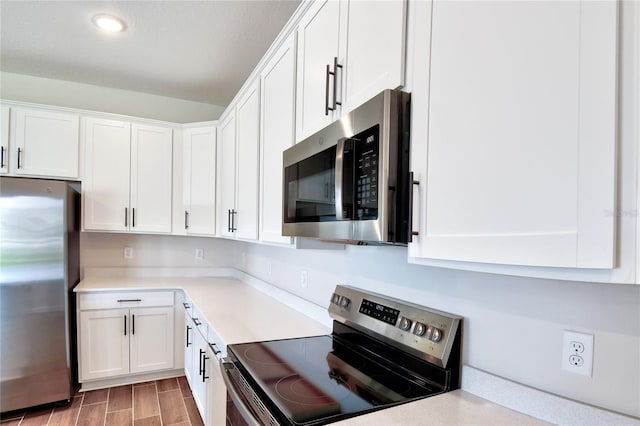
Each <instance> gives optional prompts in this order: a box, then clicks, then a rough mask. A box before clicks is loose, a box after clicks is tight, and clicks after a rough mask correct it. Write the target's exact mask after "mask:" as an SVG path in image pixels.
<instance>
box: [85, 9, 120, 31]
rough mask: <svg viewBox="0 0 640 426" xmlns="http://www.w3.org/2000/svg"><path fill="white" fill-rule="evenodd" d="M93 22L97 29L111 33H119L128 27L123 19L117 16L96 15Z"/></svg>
mask: <svg viewBox="0 0 640 426" xmlns="http://www.w3.org/2000/svg"><path fill="white" fill-rule="evenodd" d="M92 21H93V23H94V24H95V26H96V27H98V28H100V29H102V30H105V31H109V32H111V33H118V32H121V31H124V30H125V28H126V25H125V23H124V21H123V20H122V19H120V18H118V17H116V16H112V15H106V14H104V13H101V14H99V15H95V16H94V17H93V18H92Z"/></svg>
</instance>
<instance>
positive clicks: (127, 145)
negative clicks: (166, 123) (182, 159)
mask: <svg viewBox="0 0 640 426" xmlns="http://www.w3.org/2000/svg"><path fill="white" fill-rule="evenodd" d="M83 138H84V143H85V166H84V170H85V172H84V179H83V199H84V201H83V202H84V215H83V220H84V229H86V230H100V231H131V232H145V233H146V232H148V233H169V232H171V200H172V198H171V193H172V190H171V188H172V157H173V152H172V149H173V148H172V147H173V136H172V130H171V129H170V128H165V127H159V126H148V125H139V124H133V125H132V124H130V123H127V122H123V121H116V120H105V119H98V118H85V119H83Z"/></svg>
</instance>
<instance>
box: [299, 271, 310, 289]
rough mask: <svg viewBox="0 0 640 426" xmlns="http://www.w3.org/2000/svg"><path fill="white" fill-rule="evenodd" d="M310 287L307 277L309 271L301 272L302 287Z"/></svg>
mask: <svg viewBox="0 0 640 426" xmlns="http://www.w3.org/2000/svg"><path fill="white" fill-rule="evenodd" d="M308 286H309V281H308V277H307V271H300V287H302V288H307V287H308Z"/></svg>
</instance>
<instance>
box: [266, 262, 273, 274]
mask: <svg viewBox="0 0 640 426" xmlns="http://www.w3.org/2000/svg"><path fill="white" fill-rule="evenodd" d="M272 273H273V265H272V264H271V262H267V275H271V274H272Z"/></svg>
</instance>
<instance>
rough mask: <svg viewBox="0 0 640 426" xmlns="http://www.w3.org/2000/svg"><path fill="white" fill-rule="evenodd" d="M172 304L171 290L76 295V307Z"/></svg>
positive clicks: (104, 307) (94, 307)
mask: <svg viewBox="0 0 640 426" xmlns="http://www.w3.org/2000/svg"><path fill="white" fill-rule="evenodd" d="M147 306H173V291H118V292H91V293H81V294H79V295H78V309H80V310H81V311H87V310H92V309H113V308H139V307H147Z"/></svg>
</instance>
